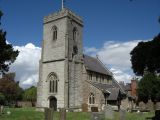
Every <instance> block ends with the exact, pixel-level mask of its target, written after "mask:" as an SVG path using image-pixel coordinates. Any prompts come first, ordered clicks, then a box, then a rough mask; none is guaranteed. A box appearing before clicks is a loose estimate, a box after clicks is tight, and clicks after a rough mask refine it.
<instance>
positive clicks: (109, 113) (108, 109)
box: [104, 105, 114, 119]
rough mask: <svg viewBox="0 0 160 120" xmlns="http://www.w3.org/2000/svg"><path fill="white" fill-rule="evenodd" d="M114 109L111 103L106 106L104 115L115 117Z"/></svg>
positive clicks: (110, 117)
mask: <svg viewBox="0 0 160 120" xmlns="http://www.w3.org/2000/svg"><path fill="white" fill-rule="evenodd" d="M113 114H114V111H113V109H112V107H111V106H110V105H107V106H105V107H104V117H105V119H114V116H113Z"/></svg>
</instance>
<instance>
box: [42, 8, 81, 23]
mask: <svg viewBox="0 0 160 120" xmlns="http://www.w3.org/2000/svg"><path fill="white" fill-rule="evenodd" d="M64 17H69V18H70V19H72V20H74V21H76V22H78V23H79V24H81V25H83V20H82V18H81V17H80V16H78V15H77V14H75V13H73V12H72V11H71V10H69V9H66V8H63V9H62V10H60V11H58V12H55V13H52V14H50V15H48V16H46V17H44V20H43V23H44V24H45V23H48V22H51V21H55V20H57V19H61V18H64Z"/></svg>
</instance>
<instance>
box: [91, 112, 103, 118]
mask: <svg viewBox="0 0 160 120" xmlns="http://www.w3.org/2000/svg"><path fill="white" fill-rule="evenodd" d="M91 120H103V113H101V112H92V113H91Z"/></svg>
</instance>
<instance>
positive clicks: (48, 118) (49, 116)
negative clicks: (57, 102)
mask: <svg viewBox="0 0 160 120" xmlns="http://www.w3.org/2000/svg"><path fill="white" fill-rule="evenodd" d="M53 112H54V109H53V108H45V111H44V114H45V115H44V116H45V118H44V120H53Z"/></svg>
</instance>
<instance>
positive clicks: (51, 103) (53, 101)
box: [49, 96, 57, 111]
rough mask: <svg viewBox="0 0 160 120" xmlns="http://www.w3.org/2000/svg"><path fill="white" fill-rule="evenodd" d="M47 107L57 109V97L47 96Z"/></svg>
mask: <svg viewBox="0 0 160 120" xmlns="http://www.w3.org/2000/svg"><path fill="white" fill-rule="evenodd" d="M49 107H50V108H53V109H54V110H55V111H57V99H56V98H55V97H54V96H50V97H49Z"/></svg>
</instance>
